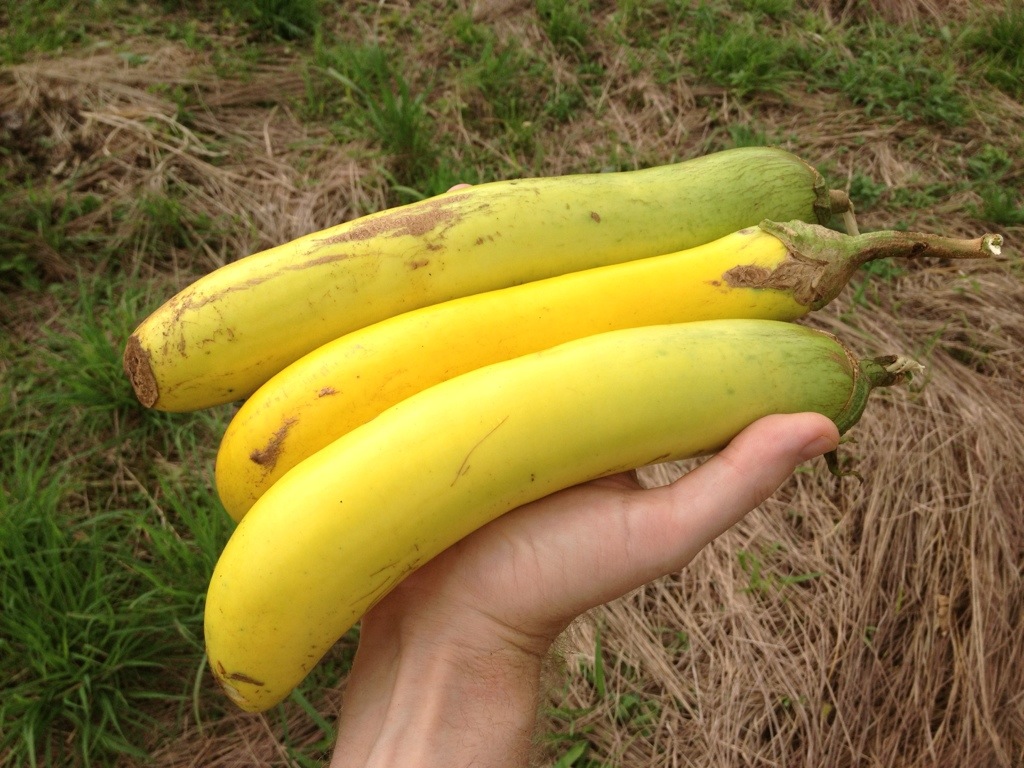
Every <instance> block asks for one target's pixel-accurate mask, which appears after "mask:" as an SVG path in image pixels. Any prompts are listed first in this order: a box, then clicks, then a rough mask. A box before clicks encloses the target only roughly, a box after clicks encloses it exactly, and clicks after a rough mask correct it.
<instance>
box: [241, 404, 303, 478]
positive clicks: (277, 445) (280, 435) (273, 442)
mask: <svg viewBox="0 0 1024 768" xmlns="http://www.w3.org/2000/svg"><path fill="white" fill-rule="evenodd" d="M295 422H296V419H295V418H294V417H292V418H290V419H288V420H287V421H286V422H284V424H282V425H281V426H280V427H278V428H277V431H276V432H274V434H273V435H271V436H270V440H269V441H268V442H267V444H266V445H265V446H264V447H263V448H254V449H253V451H252V453H250V454H249V460H250V461H252V462H253V463H254V464H258V465H260V466H261V467H263V469H265V470H266V471H267V472H271V471H273V469H274V467H275V466H276V465H277V460H278V459H279V458H280V457H281V450H282V448H283V447H284V439H285V437H287V436H288V431H289V430H290V429H291V428H292V427H293V426H294V425H295Z"/></svg>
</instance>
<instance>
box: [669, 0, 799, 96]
mask: <svg viewBox="0 0 1024 768" xmlns="http://www.w3.org/2000/svg"><path fill="white" fill-rule="evenodd" d="M693 23H694V29H695V31H696V35H695V37H694V38H693V42H692V43H691V45H690V50H689V59H690V64H691V66H692V67H693V69H694V70H695V71H696V73H697V75H698V76H699V77H701V78H702V79H705V80H707V81H709V82H711V83H714V84H716V85H719V86H722V87H723V88H726V89H728V90H729V92H730V93H732V94H733V95H734V96H736V97H737V98H743V97H745V96H748V95H749V94H752V93H755V92H768V93H781V92H782V91H784V89H785V87H786V86H787V85H788V84H789V83H790V82H791V81H792V80H793V77H794V74H795V73H794V70H793V68H792V66H791V63H790V46H789V42H788V40H787V38H785V37H780V36H779V34H778V33H777V31H776V30H774V29H772V28H771V27H770V26H768V25H765V24H762V23H761V22H760V19H759V17H758V15H756V14H749V13H747V14H731V13H726V12H724V11H723V10H722V9H720V8H718V7H717V6H713V5H702V6H700V7H698V8H697V10H696V12H695V13H694V17H693Z"/></svg>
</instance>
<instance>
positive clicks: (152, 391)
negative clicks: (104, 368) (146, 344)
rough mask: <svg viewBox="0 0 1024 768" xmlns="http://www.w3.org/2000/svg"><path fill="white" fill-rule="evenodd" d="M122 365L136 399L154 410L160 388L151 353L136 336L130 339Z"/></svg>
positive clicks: (133, 335)
mask: <svg viewBox="0 0 1024 768" xmlns="http://www.w3.org/2000/svg"><path fill="white" fill-rule="evenodd" d="M121 363H122V365H123V366H124V372H125V374H127V376H128V380H129V381H130V382H131V383H132V389H133V390H135V397H136V398H138V400H139V402H140V403H142V404H143V405H144V406H146V407H147V408H152V407H153V406H154V405H155V404H156V401H157V400H159V399H160V388H159V387H158V386H157V383H156V376H155V375H154V374H153V366H152V364H151V362H150V354H149V351H148V350H146V349H144V348H143V346H142V342H140V341H139V337H138V336H136V335H135V334H132V335H131V336H129V337H128V343H127V344H126V345H125V348H124V357H123V358H122V360H121Z"/></svg>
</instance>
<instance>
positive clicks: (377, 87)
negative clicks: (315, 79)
mask: <svg viewBox="0 0 1024 768" xmlns="http://www.w3.org/2000/svg"><path fill="white" fill-rule="evenodd" d="M313 65H314V68H315V71H317V72H319V73H320V74H321V76H322V77H323V78H325V79H321V80H320V83H319V84H318V85H315V86H314V85H312V84H311V85H310V86H309V88H308V89H307V105H308V110H307V113H312V114H313V115H316V114H320V115H324V114H328V115H334V116H336V119H337V121H338V123H339V125H340V126H342V127H343V128H344V129H345V130H346V131H348V132H350V135H365V136H369V137H372V139H373V140H374V141H375V142H376V143H377V144H378V145H379V146H380V147H381V149H382V150H383V151H384V152H385V153H386V154H387V155H388V159H389V161H390V171H391V173H392V175H393V177H394V179H395V183H396V184H399V185H403V186H407V187H413V188H415V187H417V186H419V185H420V184H421V182H422V181H423V180H424V179H425V178H428V177H429V176H430V174H431V173H432V172H433V171H434V169H435V168H436V162H437V157H436V153H435V147H434V138H435V131H436V129H435V126H434V124H433V121H432V119H431V117H430V115H429V114H428V112H427V109H426V94H425V93H422V92H417V91H416V89H415V88H414V86H413V84H412V83H410V81H409V80H408V79H407V78H406V77H405V74H404V71H405V68H404V67H403V66H402V59H401V56H400V55H399V54H398V53H397V52H396V51H394V50H391V49H388V48H384V47H381V46H379V45H376V44H372V43H371V44H368V45H354V44H352V43H350V42H348V41H344V40H342V41H338V42H337V43H336V44H334V45H327V44H326V43H325V42H324V41H323V39H322V38H321V37H319V36H318V38H317V41H316V43H315V46H314V56H313ZM325 86H326V87H325Z"/></svg>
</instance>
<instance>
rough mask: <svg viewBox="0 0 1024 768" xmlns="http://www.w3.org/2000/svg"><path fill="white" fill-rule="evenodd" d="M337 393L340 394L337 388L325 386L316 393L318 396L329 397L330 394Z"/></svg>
mask: <svg viewBox="0 0 1024 768" xmlns="http://www.w3.org/2000/svg"><path fill="white" fill-rule="evenodd" d="M336 394H338V390H336V389H335V388H334V387H324V388H323V389H321V390H320V391H319V392H317V393H316V396H317V397H328V396H329V395H336Z"/></svg>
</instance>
